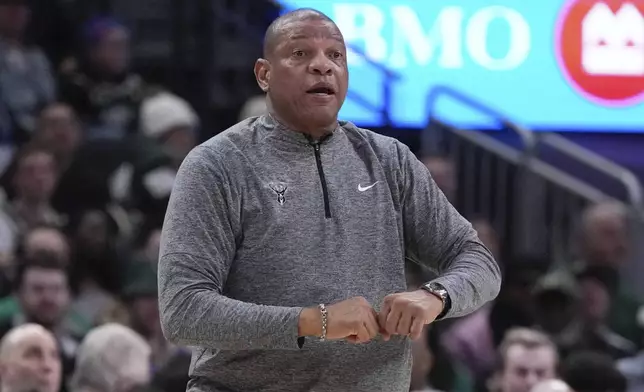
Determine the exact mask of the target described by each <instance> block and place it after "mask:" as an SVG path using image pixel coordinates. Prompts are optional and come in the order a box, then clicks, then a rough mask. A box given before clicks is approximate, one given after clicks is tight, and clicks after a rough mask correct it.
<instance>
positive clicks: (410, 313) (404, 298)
mask: <svg viewBox="0 0 644 392" xmlns="http://www.w3.org/2000/svg"><path fill="white" fill-rule="evenodd" d="M442 311H443V301H441V300H440V298H438V297H437V296H435V295H433V294H431V293H429V292H427V291H425V290H422V289H420V290H416V291H412V292H405V293H396V294H390V295H388V296H386V297H385V299H384V301H383V305H382V308H381V309H380V314H379V315H378V322H379V323H380V330H381V333H382V335H383V337H384V339H385V340H389V337H390V336H391V335H404V336H409V337H411V338H412V339H413V340H417V339H418V338H420V336H421V334H422V333H423V327H424V326H425V325H427V324H429V323H431V322H432V321H434V320H435V319H436V317H438V315H439V314H441V312H442Z"/></svg>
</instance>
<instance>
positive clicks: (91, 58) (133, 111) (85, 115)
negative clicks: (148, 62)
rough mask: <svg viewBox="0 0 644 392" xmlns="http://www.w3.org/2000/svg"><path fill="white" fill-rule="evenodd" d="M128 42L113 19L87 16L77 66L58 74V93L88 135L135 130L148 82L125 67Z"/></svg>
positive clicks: (119, 134)
mask: <svg viewBox="0 0 644 392" xmlns="http://www.w3.org/2000/svg"><path fill="white" fill-rule="evenodd" d="M129 43H130V39H129V32H128V30H127V29H126V28H125V26H124V25H122V24H121V23H120V22H118V21H117V20H116V19H114V18H111V17H97V18H94V19H91V20H90V21H88V22H87V24H86V25H85V27H84V44H85V48H84V49H85V50H84V53H83V56H82V57H81V59H80V61H79V65H78V67H77V68H76V69H73V70H70V71H68V72H66V73H65V74H63V75H62V77H61V80H60V97H61V99H62V100H63V101H64V102H66V103H68V104H70V105H71V106H72V107H73V108H74V110H75V111H76V113H78V115H79V116H80V117H81V119H82V121H83V122H85V123H86V124H87V125H88V126H89V132H90V135H89V136H90V137H107V138H121V137H123V136H124V135H125V134H127V133H128V132H135V131H136V125H137V117H138V116H137V112H138V110H139V105H140V104H141V102H142V101H143V99H144V98H145V97H146V95H147V94H148V86H147V85H146V84H145V82H144V81H143V79H142V78H141V77H140V76H139V75H137V74H135V73H132V72H131V71H130V69H129V57H130V48H129Z"/></svg>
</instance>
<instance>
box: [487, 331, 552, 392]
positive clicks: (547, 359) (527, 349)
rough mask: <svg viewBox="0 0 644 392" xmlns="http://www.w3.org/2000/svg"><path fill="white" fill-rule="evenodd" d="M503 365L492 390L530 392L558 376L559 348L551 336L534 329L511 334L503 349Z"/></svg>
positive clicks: (503, 344) (500, 364)
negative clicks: (545, 381) (540, 383)
mask: <svg viewBox="0 0 644 392" xmlns="http://www.w3.org/2000/svg"><path fill="white" fill-rule="evenodd" d="M499 358H500V363H499V364H498V368H497V369H496V373H495V375H494V377H493V378H492V381H491V383H490V384H491V388H490V389H491V390H496V391H499V392H529V391H530V390H531V389H532V388H533V387H534V386H535V385H536V384H537V383H539V382H540V381H544V380H550V379H554V378H555V377H556V376H557V366H558V361H559V360H558V355H557V348H556V346H555V344H554V342H553V341H552V340H550V338H548V336H547V335H545V334H543V333H541V332H538V331H536V330H533V329H527V328H517V329H512V330H510V331H508V333H507V335H506V336H505V339H504V340H503V342H502V343H501V345H500V346H499Z"/></svg>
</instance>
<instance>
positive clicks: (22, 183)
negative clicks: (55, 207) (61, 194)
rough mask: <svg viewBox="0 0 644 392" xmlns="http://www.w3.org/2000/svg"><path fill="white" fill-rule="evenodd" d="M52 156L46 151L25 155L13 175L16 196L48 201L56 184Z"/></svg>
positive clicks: (29, 199) (32, 200)
mask: <svg viewBox="0 0 644 392" xmlns="http://www.w3.org/2000/svg"><path fill="white" fill-rule="evenodd" d="M56 179H57V174H56V164H55V162H54V157H53V156H52V155H51V154H48V153H46V152H40V151H38V152H34V153H31V154H28V155H25V156H24V157H22V158H21V159H20V161H19V162H18V165H17V170H16V174H15V177H14V181H15V188H16V196H17V197H18V198H20V199H24V200H28V201H31V202H39V201H48V200H49V198H50V197H51V195H52V193H53V192H54V188H55V186H56Z"/></svg>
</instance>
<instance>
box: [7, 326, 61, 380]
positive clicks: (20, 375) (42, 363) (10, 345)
mask: <svg viewBox="0 0 644 392" xmlns="http://www.w3.org/2000/svg"><path fill="white" fill-rule="evenodd" d="M61 376H62V374H61V363H60V356H59V354H58V347H57V345H56V340H55V339H54V337H53V335H52V334H51V333H50V332H49V331H47V330H46V329H45V328H43V327H42V326H40V325H37V324H24V325H21V326H19V327H16V328H14V329H12V330H11V331H9V332H8V333H7V334H6V335H5V336H4V338H3V339H2V343H0V380H2V382H1V388H2V392H58V389H59V388H60V385H61Z"/></svg>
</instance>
